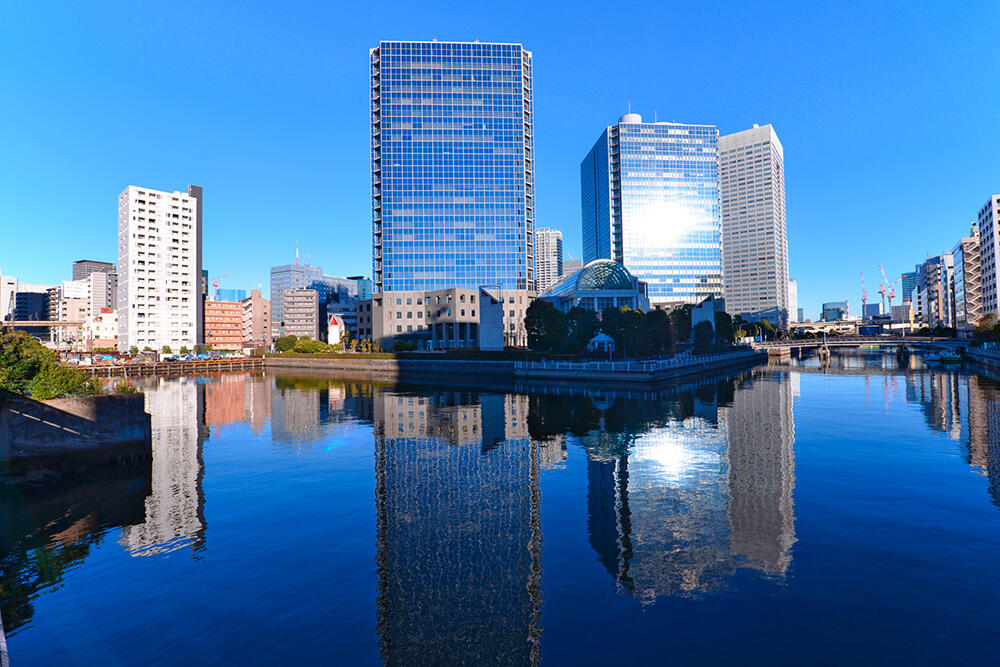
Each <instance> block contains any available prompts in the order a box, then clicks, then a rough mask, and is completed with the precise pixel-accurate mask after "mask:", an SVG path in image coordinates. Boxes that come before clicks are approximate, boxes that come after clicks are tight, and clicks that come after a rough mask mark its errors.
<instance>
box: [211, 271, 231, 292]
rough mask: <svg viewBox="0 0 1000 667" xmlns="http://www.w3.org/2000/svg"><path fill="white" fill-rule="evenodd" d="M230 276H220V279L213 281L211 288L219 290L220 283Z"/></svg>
mask: <svg viewBox="0 0 1000 667" xmlns="http://www.w3.org/2000/svg"><path fill="white" fill-rule="evenodd" d="M230 275H231V274H229V273H227V274H226V275H224V276H222V277H221V278H216V279H215V280H213V281H212V287H214V288H216V289H218V288H219V283H220V282H222V281H223V280H225V279H226V278H228V277H229V276H230Z"/></svg>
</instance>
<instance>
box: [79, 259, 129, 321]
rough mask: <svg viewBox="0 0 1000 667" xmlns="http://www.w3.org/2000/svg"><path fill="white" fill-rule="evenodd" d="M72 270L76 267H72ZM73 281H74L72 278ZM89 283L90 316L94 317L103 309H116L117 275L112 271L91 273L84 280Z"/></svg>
mask: <svg viewBox="0 0 1000 667" xmlns="http://www.w3.org/2000/svg"><path fill="white" fill-rule="evenodd" d="M73 268H74V270H75V269H76V266H74V267H73ZM74 280H76V279H75V278H74ZM86 280H87V281H88V282H89V283H90V285H89V292H90V315H91V316H92V317H96V316H97V315H100V314H101V313H103V312H104V309H105V308H110V309H111V310H116V309H117V308H118V274H117V273H115V272H113V271H92V272H91V273H90V274H89V275H88V276H87V278H86Z"/></svg>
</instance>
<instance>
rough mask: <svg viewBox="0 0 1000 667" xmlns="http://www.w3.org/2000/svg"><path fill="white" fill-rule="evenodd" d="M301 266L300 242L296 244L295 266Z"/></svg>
mask: <svg viewBox="0 0 1000 667" xmlns="http://www.w3.org/2000/svg"><path fill="white" fill-rule="evenodd" d="M298 265H299V242H298V241H296V242H295V266H298Z"/></svg>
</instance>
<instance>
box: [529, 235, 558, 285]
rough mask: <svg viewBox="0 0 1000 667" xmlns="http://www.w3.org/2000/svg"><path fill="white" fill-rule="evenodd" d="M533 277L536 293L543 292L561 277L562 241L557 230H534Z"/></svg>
mask: <svg viewBox="0 0 1000 667" xmlns="http://www.w3.org/2000/svg"><path fill="white" fill-rule="evenodd" d="M535 275H536V279H537V281H538V291H539V292H543V291H545V290H546V289H548V288H549V287H550V286H552V285H553V284H554V283H556V282H557V281H558V280H559V278H561V277H562V275H563V239H562V232H561V231H559V230H558V229H551V228H549V227H540V228H538V229H537V230H535Z"/></svg>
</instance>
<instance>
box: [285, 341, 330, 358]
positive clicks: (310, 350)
mask: <svg viewBox="0 0 1000 667" xmlns="http://www.w3.org/2000/svg"><path fill="white" fill-rule="evenodd" d="M328 349H329V346H328V345H327V344H326V343H324V342H323V341H321V340H311V339H309V338H300V339H299V340H298V341H297V342H296V343H295V346H294V347H293V348H292V350H294V351H295V352H299V353H301V354H316V353H317V352H326V351H327V350H328Z"/></svg>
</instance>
